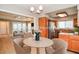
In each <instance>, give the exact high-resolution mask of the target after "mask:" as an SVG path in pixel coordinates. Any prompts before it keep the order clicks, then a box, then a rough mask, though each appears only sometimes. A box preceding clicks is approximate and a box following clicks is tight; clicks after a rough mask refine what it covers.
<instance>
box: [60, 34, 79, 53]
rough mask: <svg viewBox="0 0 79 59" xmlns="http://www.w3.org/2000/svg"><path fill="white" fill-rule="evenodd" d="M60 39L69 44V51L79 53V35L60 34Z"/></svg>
mask: <svg viewBox="0 0 79 59" xmlns="http://www.w3.org/2000/svg"><path fill="white" fill-rule="evenodd" d="M59 39H61V40H64V41H66V42H67V43H68V50H71V51H74V52H78V53H79V36H78V35H66V34H59Z"/></svg>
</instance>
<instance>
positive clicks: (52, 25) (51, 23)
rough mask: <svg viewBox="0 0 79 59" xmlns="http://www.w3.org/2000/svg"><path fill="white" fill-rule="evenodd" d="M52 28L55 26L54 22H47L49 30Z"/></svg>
mask: <svg viewBox="0 0 79 59" xmlns="http://www.w3.org/2000/svg"><path fill="white" fill-rule="evenodd" d="M54 28H55V23H54V22H50V23H49V29H50V30H54Z"/></svg>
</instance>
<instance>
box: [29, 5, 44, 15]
mask: <svg viewBox="0 0 79 59" xmlns="http://www.w3.org/2000/svg"><path fill="white" fill-rule="evenodd" d="M30 11H31V13H36V14H40V13H41V12H42V11H43V6H41V5H40V6H39V7H38V9H36V8H35V7H30Z"/></svg>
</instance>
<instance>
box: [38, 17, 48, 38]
mask: <svg viewBox="0 0 79 59" xmlns="http://www.w3.org/2000/svg"><path fill="white" fill-rule="evenodd" d="M38 22H39V29H40V35H41V36H42V37H48V18H47V17H41V18H39V21H38Z"/></svg>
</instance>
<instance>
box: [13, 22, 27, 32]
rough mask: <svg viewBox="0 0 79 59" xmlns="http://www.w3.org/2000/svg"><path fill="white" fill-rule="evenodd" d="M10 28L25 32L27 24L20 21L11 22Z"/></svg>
mask: <svg viewBox="0 0 79 59" xmlns="http://www.w3.org/2000/svg"><path fill="white" fill-rule="evenodd" d="M12 30H13V32H14V31H23V32H26V30H27V26H26V23H21V22H13V23H12Z"/></svg>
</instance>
